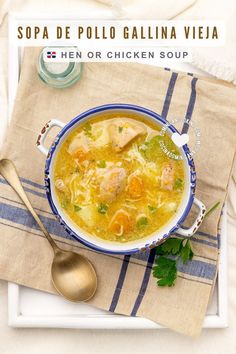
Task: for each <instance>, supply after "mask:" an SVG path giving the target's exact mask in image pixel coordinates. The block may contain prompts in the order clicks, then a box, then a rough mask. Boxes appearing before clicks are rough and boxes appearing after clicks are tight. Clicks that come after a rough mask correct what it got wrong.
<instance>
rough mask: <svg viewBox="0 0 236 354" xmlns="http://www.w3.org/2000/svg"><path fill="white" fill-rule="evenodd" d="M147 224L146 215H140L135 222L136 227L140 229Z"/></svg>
mask: <svg viewBox="0 0 236 354" xmlns="http://www.w3.org/2000/svg"><path fill="white" fill-rule="evenodd" d="M147 225H148V219H147V217H146V216H141V217H140V218H139V219H138V221H137V223H136V226H137V228H138V229H142V228H144V227H145V226H147Z"/></svg>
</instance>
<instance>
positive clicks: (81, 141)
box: [67, 133, 90, 162]
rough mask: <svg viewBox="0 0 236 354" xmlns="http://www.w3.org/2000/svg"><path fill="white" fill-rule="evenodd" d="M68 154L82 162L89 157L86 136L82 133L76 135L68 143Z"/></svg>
mask: <svg viewBox="0 0 236 354" xmlns="http://www.w3.org/2000/svg"><path fill="white" fill-rule="evenodd" d="M67 151H68V152H69V154H70V155H71V156H73V157H74V158H76V159H78V160H79V162H83V161H85V160H87V159H88V158H89V151H90V149H89V144H88V140H87V138H86V136H85V135H84V134H83V133H80V134H78V135H76V137H75V138H74V139H73V140H72V142H71V143H70V145H69V147H68V150H67Z"/></svg>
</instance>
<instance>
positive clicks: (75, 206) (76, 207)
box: [74, 205, 82, 212]
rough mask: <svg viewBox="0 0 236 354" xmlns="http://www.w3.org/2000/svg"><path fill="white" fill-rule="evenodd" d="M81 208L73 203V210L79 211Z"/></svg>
mask: <svg viewBox="0 0 236 354" xmlns="http://www.w3.org/2000/svg"><path fill="white" fill-rule="evenodd" d="M81 209H82V208H81V207H80V206H79V205H74V211H75V212H77V211H80V210H81Z"/></svg>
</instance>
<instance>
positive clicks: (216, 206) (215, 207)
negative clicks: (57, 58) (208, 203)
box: [204, 202, 220, 219]
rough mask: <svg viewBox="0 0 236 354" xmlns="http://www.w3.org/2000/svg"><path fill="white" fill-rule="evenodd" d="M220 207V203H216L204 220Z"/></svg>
mask: <svg viewBox="0 0 236 354" xmlns="http://www.w3.org/2000/svg"><path fill="white" fill-rule="evenodd" d="M219 206H220V202H217V203H215V204H214V205H213V206H212V207H211V208H210V209H208V210H207V212H206V214H205V215H204V219H206V218H208V216H210V215H211V214H212V213H213V211H215V210H216V209H217V208H218V207H219Z"/></svg>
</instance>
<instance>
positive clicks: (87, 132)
mask: <svg viewBox="0 0 236 354" xmlns="http://www.w3.org/2000/svg"><path fill="white" fill-rule="evenodd" d="M84 134H85V135H87V136H89V137H91V136H92V126H91V124H90V123H86V124H85V126H84Z"/></svg>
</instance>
